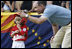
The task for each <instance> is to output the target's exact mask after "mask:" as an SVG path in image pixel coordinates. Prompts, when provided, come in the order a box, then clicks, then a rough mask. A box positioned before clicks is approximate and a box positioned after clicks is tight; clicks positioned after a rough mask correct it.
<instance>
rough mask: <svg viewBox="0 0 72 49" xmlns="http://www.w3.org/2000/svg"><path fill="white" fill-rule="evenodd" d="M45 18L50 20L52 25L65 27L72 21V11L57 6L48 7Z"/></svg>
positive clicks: (44, 14)
mask: <svg viewBox="0 0 72 49" xmlns="http://www.w3.org/2000/svg"><path fill="white" fill-rule="evenodd" d="M43 16H44V17H46V18H48V21H49V22H50V23H51V24H58V25H60V26H65V25H67V24H68V23H69V22H70V21H71V11H70V10H68V9H66V8H64V7H61V6H57V5H47V6H46V8H45V10H44V13H43Z"/></svg>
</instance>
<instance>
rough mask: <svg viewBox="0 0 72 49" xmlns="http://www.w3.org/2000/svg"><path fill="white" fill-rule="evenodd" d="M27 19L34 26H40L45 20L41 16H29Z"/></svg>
mask: <svg viewBox="0 0 72 49" xmlns="http://www.w3.org/2000/svg"><path fill="white" fill-rule="evenodd" d="M28 19H29V20H30V21H32V22H33V23H36V24H41V23H43V22H45V21H46V20H47V18H46V17H43V16H41V17H40V18H37V17H32V16H29V17H28Z"/></svg>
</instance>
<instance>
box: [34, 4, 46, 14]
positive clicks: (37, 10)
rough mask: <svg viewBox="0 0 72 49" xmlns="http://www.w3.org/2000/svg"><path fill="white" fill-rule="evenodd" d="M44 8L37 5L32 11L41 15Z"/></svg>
mask: <svg viewBox="0 0 72 49" xmlns="http://www.w3.org/2000/svg"><path fill="white" fill-rule="evenodd" d="M44 8H45V7H44V6H43V5H40V6H38V5H36V6H35V7H34V11H36V12H37V13H39V14H40V13H43V11H44Z"/></svg>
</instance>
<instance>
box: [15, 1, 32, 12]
mask: <svg viewBox="0 0 72 49" xmlns="http://www.w3.org/2000/svg"><path fill="white" fill-rule="evenodd" d="M31 8H32V1H16V9H17V11H20V10H25V9H27V10H28V11H29V10H30V9H31Z"/></svg>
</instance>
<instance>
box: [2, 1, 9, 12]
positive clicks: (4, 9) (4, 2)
mask: <svg viewBox="0 0 72 49" xmlns="http://www.w3.org/2000/svg"><path fill="white" fill-rule="evenodd" d="M1 11H2V12H4V11H8V12H10V8H9V7H8V5H7V2H6V1H2V2H1Z"/></svg>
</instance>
